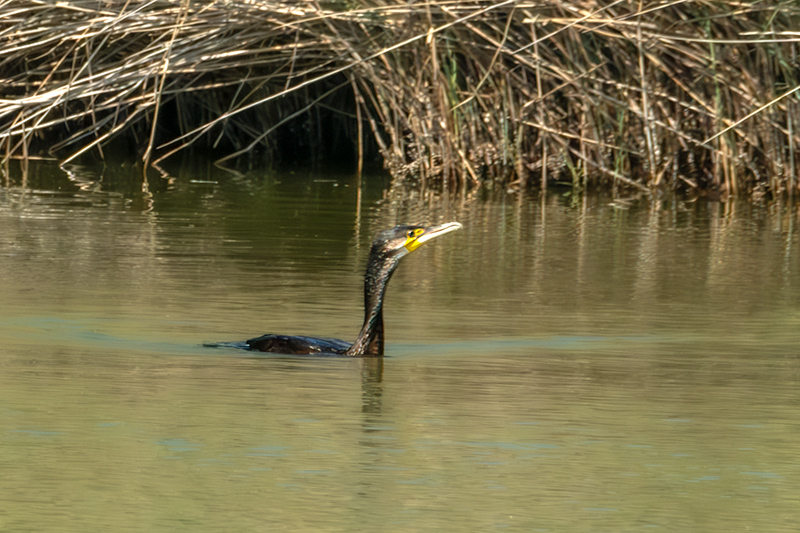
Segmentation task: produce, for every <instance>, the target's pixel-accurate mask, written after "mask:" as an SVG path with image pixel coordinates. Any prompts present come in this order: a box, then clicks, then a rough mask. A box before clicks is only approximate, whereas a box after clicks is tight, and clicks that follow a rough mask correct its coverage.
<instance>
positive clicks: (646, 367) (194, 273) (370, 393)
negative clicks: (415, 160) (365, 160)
mask: <svg viewBox="0 0 800 533" xmlns="http://www.w3.org/2000/svg"><path fill="white" fill-rule="evenodd" d="M71 172H72V174H70V175H68V174H65V173H63V172H61V171H59V170H58V169H57V168H55V167H53V166H50V165H47V164H39V165H36V166H34V167H33V168H32V169H31V173H30V175H29V176H28V177H27V178H26V179H25V180H23V179H22V178H21V177H20V176H19V175H17V174H15V175H14V177H13V178H11V179H10V180H8V182H7V183H6V185H5V186H4V187H3V188H0V272H1V273H2V281H1V282H0V339H2V341H3V342H2V346H1V347H0V473H1V474H2V475H0V509H1V510H2V511H0V530H2V531H493V530H503V531H508V530H511V531H559V532H560V531H591V532H597V531H601V532H602V531H608V532H620V531H643V530H647V531H650V530H661V531H669V532H673V531H698V532H708V531H760V532H772V531H787V532H788V531H796V530H797V529H798V527H800V519H799V518H798V516H799V515H798V510H800V460H798V458H799V457H800V456H798V452H799V450H800V447H799V446H798V436H799V435H800V387H799V385H800V234H799V232H798V229H797V228H798V225H800V224H799V222H800V221H798V211H797V209H796V208H788V207H786V206H785V205H781V204H777V203H776V204H770V205H761V206H747V205H736V204H718V203H703V202H696V203H686V202H681V201H670V202H663V203H659V204H653V203H648V202H646V201H644V200H641V199H639V200H636V199H633V200H631V201H630V202H619V201H617V202H612V201H611V200H610V199H608V198H600V197H592V198H587V199H585V200H583V201H578V202H575V203H573V202H572V201H571V200H570V198H569V197H568V196H562V195H559V194H554V195H551V196H549V197H547V198H545V199H542V198H540V197H537V196H535V195H518V194H505V193H503V194H496V195H481V194H475V195H470V196H441V195H436V194H432V193H426V194H420V193H415V192H407V191H406V192H404V191H401V190H398V189H394V188H387V187H386V185H387V184H386V183H385V182H384V180H381V179H375V178H372V179H368V180H367V181H366V183H365V185H364V187H363V188H362V194H361V197H360V198H359V194H358V187H357V184H356V181H355V180H354V179H353V178H352V177H349V176H344V177H342V176H322V177H320V176H316V177H315V176H283V177H275V176H249V177H247V178H246V179H245V178H239V177H236V176H232V175H228V174H225V173H223V172H221V171H211V170H208V169H206V170H204V171H202V172H200V171H197V170H194V171H186V172H184V173H183V174H181V175H179V176H178V177H176V178H173V179H172V180H170V181H163V180H161V179H160V178H151V180H150V181H149V183H148V187H147V191H146V192H142V187H141V182H140V181H138V178H136V177H135V174H134V173H130V174H124V173H116V174H114V173H110V172H109V171H105V172H104V173H101V172H99V171H97V170H87V169H71ZM450 220H458V221H459V222H461V223H462V224H464V230H463V231H461V232H456V233H453V234H450V235H447V236H446V237H443V238H442V239H440V240H437V241H436V242H435V243H433V244H431V245H428V246H426V247H424V248H422V249H421V250H420V251H419V252H415V253H414V254H413V255H411V256H410V257H408V258H407V259H405V260H404V262H403V264H402V265H401V266H400V268H399V269H398V271H397V273H396V274H395V276H394V278H393V279H392V282H391V284H390V286H389V290H388V294H387V302H386V313H385V320H386V330H387V339H386V342H387V357H386V358H385V359H384V360H365V359H356V360H353V359H305V358H291V357H275V356H264V355H253V354H249V353H247V352H241V351H236V350H232V349H209V348H204V347H202V343H203V342H208V341H227V340H234V341H238V340H244V339H246V338H248V337H251V336H255V335H259V334H262V333H266V332H276V333H297V334H315V335H321V336H331V337H339V338H344V339H353V338H354V337H355V335H356V333H357V331H358V329H359V326H360V322H361V320H362V308H361V305H362V292H361V291H362V277H361V276H362V271H363V268H364V261H365V256H366V253H367V251H368V247H369V242H370V239H371V236H372V235H373V234H374V233H376V232H377V231H379V230H380V229H384V228H386V227H391V226H393V225H394V224H396V223H401V222H420V221H428V222H432V223H433V222H443V221H450Z"/></svg>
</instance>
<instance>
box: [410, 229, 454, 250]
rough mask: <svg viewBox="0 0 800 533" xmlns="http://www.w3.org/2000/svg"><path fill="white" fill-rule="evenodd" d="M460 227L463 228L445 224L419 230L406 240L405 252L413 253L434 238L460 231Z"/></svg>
mask: <svg viewBox="0 0 800 533" xmlns="http://www.w3.org/2000/svg"><path fill="white" fill-rule="evenodd" d="M462 227H463V226H462V225H461V224H459V223H458V222H448V223H447V224H439V225H438V226H428V227H427V228H423V229H421V230H419V229H418V230H416V231H415V232H414V235H413V236H409V237H408V238H407V239H406V243H405V245H404V246H405V247H406V250H408V251H409V252H413V251H414V250H416V249H417V248H419V247H420V246H422V245H423V244H425V243H426V242H428V241H431V240H433V239H435V238H436V237H441V236H442V235H444V234H445V233H450V232H451V231H455V230H457V229H461V228H462Z"/></svg>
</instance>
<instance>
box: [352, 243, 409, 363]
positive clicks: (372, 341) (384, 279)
mask: <svg viewBox="0 0 800 533" xmlns="http://www.w3.org/2000/svg"><path fill="white" fill-rule="evenodd" d="M397 262H398V261H397V259H395V258H385V257H381V256H380V255H379V254H376V253H375V250H373V252H372V253H370V258H369V262H368V264H367V273H366V275H365V276H364V325H363V326H362V327H361V332H360V333H359V334H358V338H357V339H356V341H355V342H354V343H353V345H352V346H351V347H350V349H348V350H347V352H346V355H369V356H381V355H383V296H384V294H385V293H386V285H387V283H389V278H391V277H392V273H393V272H394V269H395V267H397Z"/></svg>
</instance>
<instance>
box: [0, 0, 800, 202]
mask: <svg viewBox="0 0 800 533" xmlns="http://www.w3.org/2000/svg"><path fill="white" fill-rule="evenodd" d="M799 23H800V5H798V4H797V3H796V2H790V1H780V0H765V1H758V2H743V1H734V0H719V1H706V0H673V1H658V2H654V1H649V0H647V1H645V0H642V1H639V2H636V1H631V0H608V1H602V2H599V1H596V0H552V1H551V0H545V1H537V2H529V1H524V0H505V1H495V2H488V1H482V0H474V1H467V2H461V1H459V2H450V1H441V2H427V3H426V2H415V3H406V2H391V1H388V0H386V1H382V0H367V1H362V2H356V1H352V0H329V1H302V2H277V1H272V0H251V1H238V2H237V1H218V2H190V1H189V0H145V1H142V2H129V1H124V0H101V1H98V0H74V1H70V2H55V1H44V0H39V1H35V0H13V1H10V0H5V1H0V142H1V143H2V146H3V148H4V157H5V159H6V161H7V160H8V159H9V158H10V157H15V156H21V157H27V156H28V155H29V154H31V153H32V152H33V151H42V150H45V148H46V150H47V151H49V152H52V153H56V154H58V155H59V157H62V158H66V159H73V158H76V157H79V156H82V155H84V154H87V153H99V154H101V155H102V154H103V149H104V148H106V149H108V147H109V146H115V145H114V144H113V143H114V142H117V143H119V142H120V139H124V140H125V141H126V142H128V143H130V144H132V145H133V146H134V147H135V148H136V149H138V150H139V153H140V155H141V158H142V160H143V161H144V162H145V164H148V163H154V162H158V161H160V160H162V159H164V158H166V157H169V156H171V155H172V154H174V153H175V152H177V151H179V150H181V149H184V148H187V147H189V146H192V145H197V144H202V145H203V146H205V147H211V148H216V149H217V150H219V151H220V153H223V154H224V155H225V157H224V159H226V160H228V159H231V158H233V157H238V156H241V155H244V154H252V153H253V151H254V150H256V149H260V150H261V151H262V152H263V151H264V150H266V155H268V156H270V157H272V158H276V157H281V156H283V157H287V156H286V153H287V152H294V153H293V154H290V156H291V157H293V158H295V159H301V158H309V157H319V158H327V157H329V156H331V155H335V154H337V153H341V152H342V151H345V152H352V153H354V154H355V153H357V154H358V156H357V158H356V156H355V155H354V156H353V158H354V160H355V159H357V160H358V161H359V164H360V162H361V161H362V160H363V159H364V157H365V155H364V154H365V153H368V152H369V150H370V147H371V146H372V147H375V149H376V150H377V151H379V152H380V155H381V156H382V158H383V161H384V164H385V165H386V166H387V167H388V168H389V169H390V170H391V171H392V172H394V173H395V174H396V175H400V176H414V177H417V178H420V179H422V180H425V181H426V182H431V180H437V181H439V180H440V181H441V182H442V183H444V184H445V185H447V186H451V187H457V186H469V185H473V184H477V183H479V182H482V181H493V182H498V183H501V184H504V185H509V184H514V183H517V184H520V185H523V184H524V185H527V184H535V185H540V186H542V187H546V185H547V183H552V182H554V181H567V182H569V183H571V184H573V185H575V186H579V187H586V186H588V185H589V184H591V183H599V184H611V185H613V186H617V185H625V186H629V187H634V188H636V189H641V190H648V191H652V190H658V189H665V188H667V189H677V188H684V189H695V190H712V191H715V192H721V193H733V194H740V195H742V194H747V193H759V194H760V193H763V192H769V193H772V194H779V193H783V192H785V191H791V190H794V189H796V188H797V179H796V174H797V167H798V163H800V159H798V147H799V146H800V143H798V140H799V139H800V136H798V132H797V129H798V123H799V122H800V102H799V101H798V97H799V96H800V58H798V45H800V35H799V34H798V33H797V31H796V30H797V28H798V24H799ZM115 139H116V140H115ZM343 149H344V150H343Z"/></svg>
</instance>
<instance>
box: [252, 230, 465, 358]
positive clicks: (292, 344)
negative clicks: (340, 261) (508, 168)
mask: <svg viewBox="0 0 800 533" xmlns="http://www.w3.org/2000/svg"><path fill="white" fill-rule="evenodd" d="M457 229H461V224H459V223H458V222H450V223H447V224H440V225H438V226H427V227H426V226H397V227H395V228H392V229H390V230H386V231H382V232H380V233H378V235H376V236H375V240H374V241H372V247H371V249H370V251H369V259H368V260H367V272H366V274H365V276H364V325H363V326H362V327H361V332H360V333H359V334H358V338H357V339H356V341H355V342H354V343H353V344H350V343H349V342H345V341H341V340H339V339H326V338H319V337H301V336H289V335H272V334H267V335H262V336H261V337H256V338H254V339H250V340H248V341H247V346H248V347H249V349H250V350H258V351H261V352H272V353H281V354H292V355H347V356H354V357H376V356H381V355H383V296H384V294H385V293H386V284H387V283H389V278H391V277H392V273H393V272H394V269H395V268H397V265H398V264H399V263H400V259H402V258H403V257H405V256H406V255H408V254H409V253H411V252H413V251H414V250H416V249H417V248H419V247H420V246H422V245H423V244H425V243H426V242H428V241H430V240H432V239H435V238H436V237H439V236H441V235H444V234H445V233H450V232H451V231H455V230H457Z"/></svg>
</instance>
